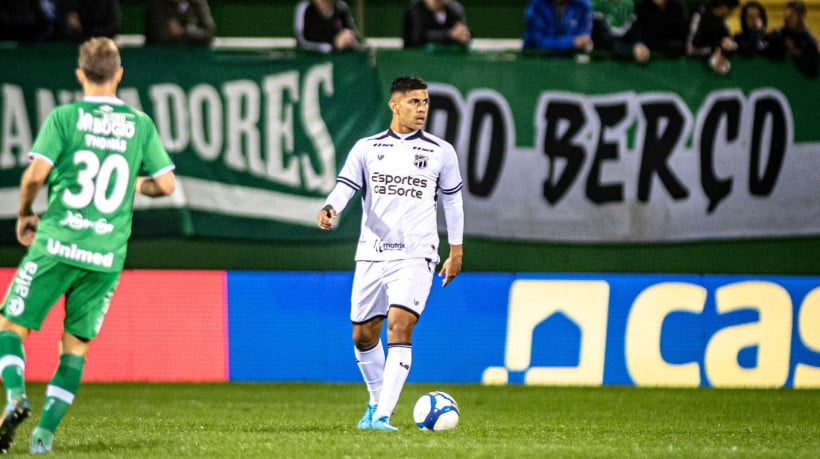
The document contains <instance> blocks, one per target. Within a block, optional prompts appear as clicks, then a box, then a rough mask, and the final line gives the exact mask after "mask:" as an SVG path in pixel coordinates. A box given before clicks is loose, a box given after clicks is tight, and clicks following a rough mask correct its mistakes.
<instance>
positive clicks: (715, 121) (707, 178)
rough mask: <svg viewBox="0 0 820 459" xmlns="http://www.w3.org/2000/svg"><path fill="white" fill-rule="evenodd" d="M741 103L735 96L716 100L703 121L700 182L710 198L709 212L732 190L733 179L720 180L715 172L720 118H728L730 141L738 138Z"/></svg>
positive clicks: (727, 132)
mask: <svg viewBox="0 0 820 459" xmlns="http://www.w3.org/2000/svg"><path fill="white" fill-rule="evenodd" d="M740 110H741V103H740V101H739V100H737V99H735V98H731V99H724V100H721V101H718V102H716V103H715V104H714V105H713V106H712V108H711V109H710V110H709V113H708V114H707V115H706V119H705V121H704V122H703V127H702V129H701V132H702V134H701V137H700V183H701V186H703V192H704V193H705V194H706V197H707V198H709V207H708V209H707V212H708V213H712V212H714V211H715V209H716V208H717V206H718V204H719V203H720V201H722V200H723V199H724V198H726V196H728V195H729V193H731V191H732V179H731V178H726V179H724V180H720V179H719V178H718V177H717V174H715V169H714V164H715V140H716V137H717V130H718V126H719V125H720V120H721V119H723V118H725V119H726V136H727V139H726V140H728V141H733V140H736V139H737V137H738V133H739V131H740Z"/></svg>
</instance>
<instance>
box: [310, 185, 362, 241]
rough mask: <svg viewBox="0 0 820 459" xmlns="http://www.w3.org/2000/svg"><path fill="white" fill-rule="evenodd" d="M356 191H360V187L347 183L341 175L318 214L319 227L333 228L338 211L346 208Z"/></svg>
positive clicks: (324, 228)
mask: <svg viewBox="0 0 820 459" xmlns="http://www.w3.org/2000/svg"><path fill="white" fill-rule="evenodd" d="M356 191H358V189H356V188H354V187H353V186H352V185H350V184H347V182H346V181H343V179H342V178H341V177H340V178H339V181H338V182H337V183H336V186H335V187H334V188H333V191H331V192H330V195H328V197H327V200H326V201H325V205H324V207H322V209H321V210H320V211H319V215H318V216H317V221H318V223H319V228H321V229H323V230H329V229H333V226H334V222H335V219H336V215H337V214H338V212H341V211H342V210H344V208H345V206H347V203H348V201H350V199H351V198H352V197H353V195H354V194H356Z"/></svg>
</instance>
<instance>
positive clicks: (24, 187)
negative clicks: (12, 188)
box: [17, 156, 53, 247]
mask: <svg viewBox="0 0 820 459" xmlns="http://www.w3.org/2000/svg"><path fill="white" fill-rule="evenodd" d="M52 167H53V166H52V164H51V162H50V161H49V160H47V159H45V158H43V157H40V156H33V157H32V160H31V163H30V164H29V165H28V167H26V170H25V171H24V172H23V178H22V179H20V207H19V209H18V210H17V240H18V241H19V242H20V244H23V245H24V246H26V247H28V246H30V245H31V243H32V242H34V233H35V231H36V230H37V224H38V223H39V222H40V217H39V216H37V214H35V213H34V208H33V205H34V199H35V198H36V197H37V194H38V193H39V192H40V189H41V188H43V185H44V184H45V183H46V179H47V178H48V174H49V173H50V172H51V168H52Z"/></svg>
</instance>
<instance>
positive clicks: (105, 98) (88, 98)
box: [83, 96, 125, 105]
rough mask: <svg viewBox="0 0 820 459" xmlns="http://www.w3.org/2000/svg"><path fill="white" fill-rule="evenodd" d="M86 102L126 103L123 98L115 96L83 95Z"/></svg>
mask: <svg viewBox="0 0 820 459" xmlns="http://www.w3.org/2000/svg"><path fill="white" fill-rule="evenodd" d="M83 101H84V102H91V103H95V104H110V105H121V104H124V103H125V102H123V101H122V100H121V99H119V98H117V97H114V96H85V97H83Z"/></svg>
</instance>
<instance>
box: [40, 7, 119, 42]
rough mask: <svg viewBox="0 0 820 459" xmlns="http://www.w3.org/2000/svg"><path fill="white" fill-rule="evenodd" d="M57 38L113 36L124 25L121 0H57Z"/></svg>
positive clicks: (76, 39) (74, 39)
mask: <svg viewBox="0 0 820 459" xmlns="http://www.w3.org/2000/svg"><path fill="white" fill-rule="evenodd" d="M56 5H57V20H56V21H57V25H56V39H57V40H65V41H73V42H77V43H81V42H84V41H86V40H88V39H89V38H92V37H108V38H113V37H114V36H115V35H116V34H118V33H119V32H120V30H121V27H122V17H121V13H120V2H119V0H56Z"/></svg>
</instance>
